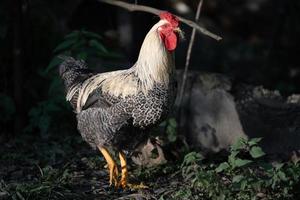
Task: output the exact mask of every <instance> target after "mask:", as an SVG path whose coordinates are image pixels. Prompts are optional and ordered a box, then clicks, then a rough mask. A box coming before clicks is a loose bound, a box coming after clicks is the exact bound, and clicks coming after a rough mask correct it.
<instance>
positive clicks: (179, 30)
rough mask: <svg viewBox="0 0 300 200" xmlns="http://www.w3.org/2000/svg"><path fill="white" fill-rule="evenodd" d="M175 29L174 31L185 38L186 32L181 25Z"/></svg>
mask: <svg viewBox="0 0 300 200" xmlns="http://www.w3.org/2000/svg"><path fill="white" fill-rule="evenodd" d="M173 31H174V32H175V33H178V35H179V37H180V38H181V39H183V38H184V32H183V31H182V30H181V29H180V28H179V27H177V28H174V29H173Z"/></svg>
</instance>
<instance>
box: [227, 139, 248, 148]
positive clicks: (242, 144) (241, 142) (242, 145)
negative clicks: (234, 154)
mask: <svg viewBox="0 0 300 200" xmlns="http://www.w3.org/2000/svg"><path fill="white" fill-rule="evenodd" d="M244 148H246V144H245V139H244V138H239V139H238V140H237V141H236V142H235V143H234V144H233V145H232V146H231V149H232V150H240V149H244Z"/></svg>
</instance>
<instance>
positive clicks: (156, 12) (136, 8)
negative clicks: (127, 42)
mask: <svg viewBox="0 0 300 200" xmlns="http://www.w3.org/2000/svg"><path fill="white" fill-rule="evenodd" d="M98 1H99V2H102V3H107V4H110V5H114V6H119V7H121V8H124V9H126V10H128V11H130V12H134V11H142V12H147V13H152V14H154V15H159V14H160V13H161V12H163V10H159V9H156V8H152V7H149V6H143V5H135V4H131V3H126V2H123V1H118V0H98ZM174 16H176V17H177V18H178V19H179V21H181V22H183V23H185V24H186V25H188V26H190V27H192V28H194V29H196V30H197V31H199V32H201V33H202V34H204V35H207V36H209V37H211V38H213V39H215V40H217V41H219V40H221V39H222V37H220V36H218V35H216V34H214V33H212V32H210V31H208V30H207V29H205V28H203V27H201V26H199V25H198V24H197V23H195V22H193V21H191V20H188V19H185V18H183V17H179V16H177V15H174Z"/></svg>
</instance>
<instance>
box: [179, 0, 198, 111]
mask: <svg viewBox="0 0 300 200" xmlns="http://www.w3.org/2000/svg"><path fill="white" fill-rule="evenodd" d="M202 4H203V0H200V1H199V3H198V7H197V12H196V17H195V21H196V22H197V21H198V20H199V17H200V13H201V8H202ZM195 36H196V29H195V28H193V31H192V35H191V39H190V42H189V47H188V50H187V54H186V60H185V66H184V72H183V76H182V84H181V87H180V91H179V99H178V102H179V104H178V105H179V107H180V106H181V103H182V97H183V92H184V89H185V84H186V78H187V73H188V69H189V64H190V59H191V54H192V49H193V44H194V40H195Z"/></svg>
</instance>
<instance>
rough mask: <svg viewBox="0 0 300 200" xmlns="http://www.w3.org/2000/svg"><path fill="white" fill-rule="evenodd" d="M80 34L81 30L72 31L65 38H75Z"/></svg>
mask: <svg viewBox="0 0 300 200" xmlns="http://www.w3.org/2000/svg"><path fill="white" fill-rule="evenodd" d="M79 36H80V32H79V31H72V32H71V33H70V34H68V35H66V36H65V39H70V38H72V39H74V38H76V39H77V38H78V37H79Z"/></svg>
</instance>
